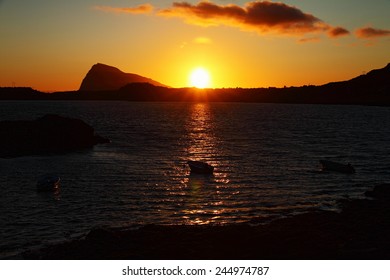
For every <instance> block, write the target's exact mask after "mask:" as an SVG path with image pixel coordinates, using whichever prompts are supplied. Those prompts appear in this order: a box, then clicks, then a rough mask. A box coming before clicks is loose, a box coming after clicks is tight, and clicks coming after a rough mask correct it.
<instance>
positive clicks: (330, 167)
mask: <svg viewBox="0 0 390 280" xmlns="http://www.w3.org/2000/svg"><path fill="white" fill-rule="evenodd" d="M320 164H321V166H322V171H336V172H341V173H347V174H353V173H355V168H353V166H352V165H351V164H350V163H348V164H343V163H339V162H334V161H330V160H320Z"/></svg>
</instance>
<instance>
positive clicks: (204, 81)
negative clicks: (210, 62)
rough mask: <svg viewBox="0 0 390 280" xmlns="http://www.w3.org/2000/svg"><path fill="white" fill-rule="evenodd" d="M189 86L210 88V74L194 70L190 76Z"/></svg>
mask: <svg viewBox="0 0 390 280" xmlns="http://www.w3.org/2000/svg"><path fill="white" fill-rule="evenodd" d="M189 78H190V85H191V86H193V87H197V88H206V87H210V74H209V72H208V71H207V70H206V69H204V68H201V67H199V68H196V69H194V70H193V71H192V72H191V74H190V77H189Z"/></svg>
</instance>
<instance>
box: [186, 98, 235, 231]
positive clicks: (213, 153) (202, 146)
mask: <svg viewBox="0 0 390 280" xmlns="http://www.w3.org/2000/svg"><path fill="white" fill-rule="evenodd" d="M213 125H214V120H213V114H212V112H211V108H210V105H209V104H208V103H194V104H192V106H191V112H190V116H189V118H188V121H187V124H186V131H187V135H186V136H187V143H188V144H187V146H186V154H187V157H188V159H190V160H199V161H205V162H208V163H210V164H211V165H213V166H214V174H212V175H201V174H200V175H199V174H191V173H190V172H189V170H188V173H187V176H186V177H185V178H184V180H183V184H184V185H185V188H186V190H187V201H186V207H185V208H184V209H183V211H182V212H183V213H182V214H183V219H184V220H185V223H187V224H197V225H203V224H209V223H215V222H216V221H218V220H219V219H220V218H221V214H222V213H223V212H224V211H225V209H224V205H225V202H224V200H223V199H222V197H223V195H222V194H221V193H220V188H222V187H223V185H226V184H227V183H229V179H228V173H226V172H223V170H221V167H222V165H221V160H220V159H221V150H220V149H219V145H218V144H219V139H218V136H217V135H215V133H214V132H215V129H214V127H213Z"/></svg>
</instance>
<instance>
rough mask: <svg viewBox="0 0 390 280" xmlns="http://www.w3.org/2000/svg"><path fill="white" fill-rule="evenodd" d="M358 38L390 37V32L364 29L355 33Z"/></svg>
mask: <svg viewBox="0 0 390 280" xmlns="http://www.w3.org/2000/svg"><path fill="white" fill-rule="evenodd" d="M355 34H356V36H357V37H358V38H361V39H373V38H378V37H385V36H390V30H384V29H377V28H373V27H369V26H368V27H362V28H359V29H357V30H356V31H355Z"/></svg>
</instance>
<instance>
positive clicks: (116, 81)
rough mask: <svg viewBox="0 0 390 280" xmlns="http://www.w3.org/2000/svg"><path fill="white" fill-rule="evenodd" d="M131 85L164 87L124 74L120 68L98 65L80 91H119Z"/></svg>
mask: <svg viewBox="0 0 390 280" xmlns="http://www.w3.org/2000/svg"><path fill="white" fill-rule="evenodd" d="M130 83H150V84H152V85H155V86H164V85H163V84H160V83H159V82H156V81H154V80H152V79H149V78H145V77H142V76H139V75H136V74H130V73H124V72H122V71H121V70H119V69H118V68H115V67H112V66H109V65H105V64H101V63H98V64H95V65H93V66H92V68H91V70H89V72H88V73H87V75H86V76H85V78H84V79H83V81H82V83H81V86H80V91H105V90H118V89H120V88H121V87H123V86H125V85H127V84H130Z"/></svg>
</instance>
